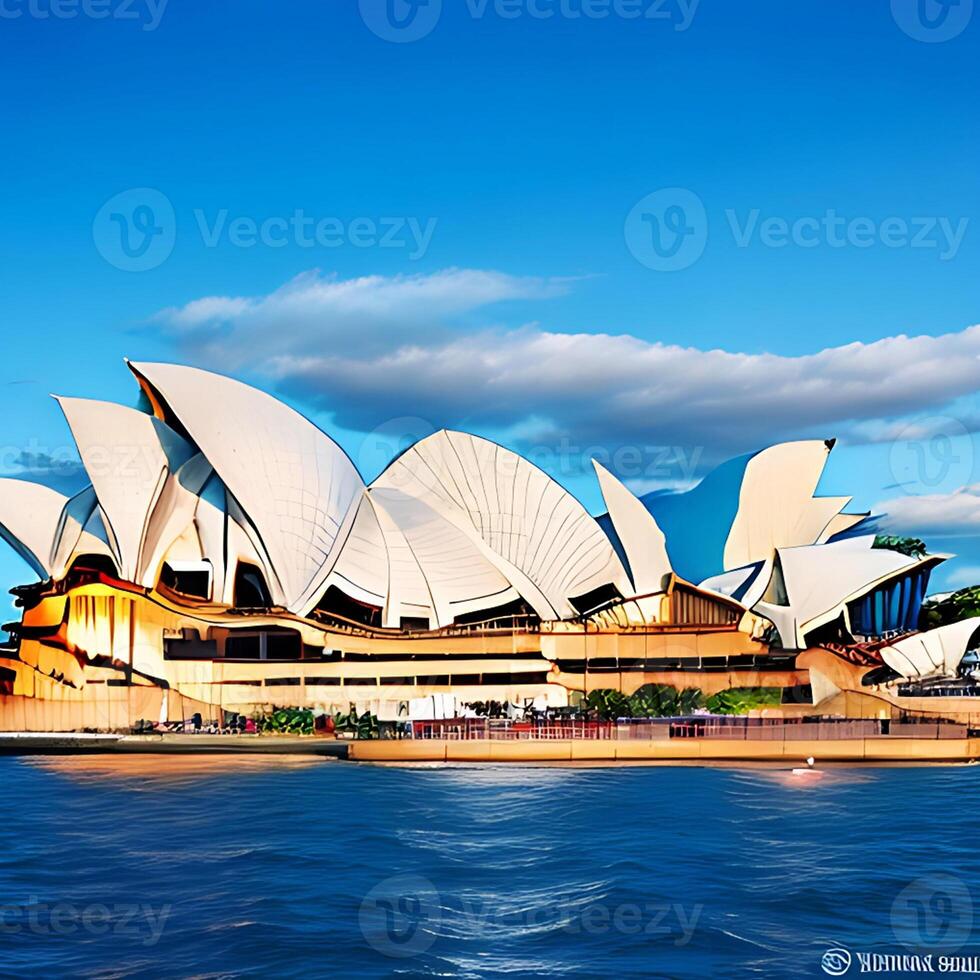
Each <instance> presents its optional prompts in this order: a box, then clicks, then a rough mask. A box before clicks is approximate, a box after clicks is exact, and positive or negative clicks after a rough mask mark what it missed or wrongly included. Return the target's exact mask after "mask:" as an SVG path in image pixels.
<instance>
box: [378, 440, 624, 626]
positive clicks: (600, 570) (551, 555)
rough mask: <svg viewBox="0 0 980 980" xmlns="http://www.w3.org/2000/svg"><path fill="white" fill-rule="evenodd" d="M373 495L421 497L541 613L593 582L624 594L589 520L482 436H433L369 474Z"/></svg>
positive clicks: (542, 477) (602, 538)
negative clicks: (376, 474) (375, 476)
mask: <svg viewBox="0 0 980 980" xmlns="http://www.w3.org/2000/svg"><path fill="white" fill-rule="evenodd" d="M379 491H384V492H385V493H386V494H390V493H392V492H397V494H399V495H400V496H401V497H403V498H411V499H414V500H416V501H419V502H422V503H424V504H425V506H426V507H427V508H428V509H429V510H430V511H431V512H432V513H434V514H437V515H439V516H440V517H441V518H442V519H443V520H444V521H446V522H447V523H448V524H450V525H452V526H453V527H455V528H456V529H457V530H458V531H459V532H460V533H461V534H462V535H463V536H464V537H466V538H468V539H469V540H470V541H471V542H473V543H474V545H475V546H476V548H475V552H474V554H482V555H483V556H484V558H485V559H486V561H487V562H488V563H489V564H490V565H492V566H493V567H494V568H495V569H496V570H497V572H498V573H499V576H500V577H501V579H502V580H503V581H504V582H506V583H508V584H510V585H512V586H513V587H514V589H516V591H517V592H518V593H519V594H520V595H521V596H523V598H524V599H525V600H526V601H527V602H528V603H529V604H530V605H531V606H532V607H533V608H534V609H535V611H536V612H537V613H538V615H540V616H541V617H542V618H543V619H556V618H564V617H567V616H571V615H574V614H575V608H574V606H573V605H572V603H571V602H570V600H571V599H574V598H575V597H577V596H581V595H584V594H587V593H589V592H591V591H592V590H594V589H597V588H599V587H601V586H606V585H610V584H611V585H614V586H615V587H616V588H617V589H619V591H620V592H621V594H623V595H627V594H629V592H630V591H631V587H630V583H629V579H628V577H627V576H626V572H625V570H624V568H623V566H622V564H621V562H620V561H619V559H618V558H617V557H616V554H615V552H614V551H613V548H612V545H611V544H610V541H609V539H608V537H607V536H606V535H605V533H604V532H603V531H602V529H601V528H600V527H599V525H598V524H597V523H596V520H595V518H593V517H592V516H591V515H590V514H589V513H588V512H587V511H586V510H585V508H584V507H583V506H582V505H581V504H580V503H579V502H578V501H577V500H576V499H575V498H574V497H573V496H572V495H571V494H570V493H569V492H568V491H567V490H565V489H564V488H563V487H561V486H559V484H558V483H556V482H555V481H554V480H553V479H552V478H551V477H550V476H548V475H547V474H546V473H544V472H543V471H542V470H540V469H538V467H536V466H534V465H533V464H532V463H530V462H528V460H526V459H524V458H523V457H521V456H518V455H517V454H516V453H513V452H511V451H510V450H508V449H505V448H504V447H502V446H499V445H497V444H496V443H494V442H490V441H489V440H487V439H481V438H479V437H478V436H473V435H469V434H467V433H463V432H452V431H449V430H442V431H440V432H436V433H434V434H433V435H431V436H428V437H427V438H425V439H423V440H421V441H420V442H418V443H416V444H415V445H414V446H412V447H411V448H410V449H408V450H406V452H404V453H403V454H402V455H401V456H400V457H398V459H396V460H395V461H394V462H393V463H392V464H391V465H390V466H389V467H388V469H386V470H385V472H384V473H382V474H381V476H380V477H378V479H377V480H376V481H375V482H374V484H372V486H371V490H370V493H371V495H372V496H376V495H377V494H378V492H379ZM385 506H386V509H388V510H389V513H390V512H391V508H390V507H388V505H387V504H385ZM403 513H404V511H403ZM392 516H393V517H394V519H395V520H396V523H398V524H399V526H400V527H401V529H402V530H403V531H406V527H405V526H404V525H403V524H402V521H401V520H400V518H399V516H398V515H397V514H392ZM434 557H436V556H434ZM423 571H424V572H425V573H426V575H427V576H428V575H429V572H428V571H427V570H426V569H425V568H424V567H423Z"/></svg>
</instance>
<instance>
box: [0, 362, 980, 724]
mask: <svg viewBox="0 0 980 980" xmlns="http://www.w3.org/2000/svg"><path fill="white" fill-rule="evenodd" d="M129 366H130V369H131V370H132V372H133V375H134V377H135V379H136V381H137V382H138V384H139V387H140V392H141V404H142V407H141V408H128V407H125V406H121V405H116V404H110V403H106V402H99V401H91V400H83V399H75V398H60V399H59V402H60V405H61V408H62V409H63V411H64V414H65V418H66V421H67V424H68V426H69V428H70V429H71V432H72V435H73V437H74V439H75V442H76V444H77V446H78V451H79V455H80V457H81V460H82V463H83V465H84V467H85V471H86V473H87V476H88V480H89V483H88V485H87V486H85V487H84V489H82V490H81V491H80V492H79V493H76V494H75V495H74V496H71V497H66V496H64V495H62V494H60V493H58V492H56V491H55V490H52V489H50V488H48V487H46V486H42V485H39V484H32V483H27V482H24V481H20V480H12V479H5V480H0V534H2V535H3V537H4V538H5V539H6V540H7V542H8V543H9V544H10V545H11V546H13V547H14V548H16V549H17V551H18V552H19V553H20V554H21V555H22V556H23V558H24V559H25V560H26V561H27V562H28V563H29V564H30V566H31V567H32V568H33V570H34V571H35V573H36V575H37V581H35V582H33V583H30V584H28V585H24V586H21V587H18V588H17V589H15V590H14V593H15V595H16V597H17V603H18V605H19V606H20V607H21V608H22V610H23V614H22V618H21V620H20V621H19V622H17V623H12V624H8V627H7V628H8V631H9V632H10V633H11V636H12V640H13V643H12V645H11V646H10V647H9V648H8V649H6V650H5V651H3V655H2V656H0V729H4V730H37V731H62V730H75V729H81V728H92V729H124V728H128V727H129V726H131V725H133V724H134V723H135V722H136V721H137V720H140V719H149V720H158V719H159V720H163V719H179V718H184V717H188V716H189V715H190V714H192V713H200V714H201V715H202V716H203V717H204V718H207V719H215V720H220V718H221V716H222V713H223V712H236V713H241V714H249V713H253V712H256V711H264V710H267V709H269V708H271V707H273V706H290V707H308V708H311V709H313V710H315V711H324V712H326V711H335V710H346V709H348V708H349V706H350V705H352V704H353V705H355V706H356V707H357V709H358V711H361V712H363V711H365V710H369V711H371V712H373V713H374V714H376V715H378V716H379V717H381V718H385V719H395V718H398V717H401V716H403V715H404V713H405V710H406V704H408V703H409V702H411V701H412V700H413V699H417V698H421V697H427V696H429V695H432V694H447V693H451V694H453V695H455V697H456V698H457V700H459V701H462V702H487V701H499V702H512V703H517V704H524V703H529V702H532V701H533V702H537V703H538V704H547V705H550V706H553V707H560V706H566V705H569V704H575V703H576V702H577V701H578V699H579V698H581V696H582V695H583V694H584V693H586V692H588V691H590V690H593V689H597V688H613V689H616V690H620V691H623V692H624V693H627V694H629V693H632V692H634V691H636V690H637V689H638V688H639V687H641V686H643V685H644V684H648V683H662V684H668V685H670V686H674V687H678V688H685V687H697V688H700V689H701V690H702V691H703V692H704V693H705V694H712V693H716V692H718V691H721V690H725V689H727V688H738V687H770V688H780V689H782V690H783V691H784V692H785V698H784V701H785V706H784V707H783V709H781V710H785V712H786V713H788V714H791V713H800V712H803V711H805V712H808V713H810V714H814V713H820V712H830V713H838V714H844V713H850V714H852V715H855V714H856V715H857V716H867V715H869V714H880V713H882V712H891V711H895V710H907V709H908V710H910V709H915V710H923V711H926V712H930V711H937V710H941V711H942V712H944V713H949V712H950V711H953V712H968V711H969V709H970V705H971V704H972V702H971V701H970V700H969V698H968V697H965V696H964V697H963V698H960V697H955V698H952V699H949V698H942V699H937V698H930V697H921V698H919V697H909V696H908V695H907V692H906V694H902V693H901V691H902V685H903V684H905V685H906V687H907V685H908V684H909V683H910V682H912V681H915V680H921V679H928V678H935V677H944V676H951V677H952V676H956V674H957V672H958V671H959V670H960V667H961V662H962V659H963V656H964V654H965V653H966V652H967V650H969V649H972V646H973V634H974V632H975V629H976V627H977V626H978V625H980V624H978V623H976V622H972V621H971V622H970V623H968V624H967V625H963V624H956V626H957V628H956V629H955V630H953V629H952V628H949V627H946V628H943V629H941V630H934V631H932V632H931V633H927V634H919V633H917V632H916V630H917V623H918V615H919V608H920V606H921V603H922V601H923V598H924V596H925V594H926V589H927V584H928V577H929V573H930V571H931V569H932V568H933V567H935V565H936V564H937V563H939V562H940V561H942V560H943V556H932V555H923V556H919V557H911V556H909V555H906V554H903V553H901V552H898V551H894V550H888V549H885V548H880V547H875V536H874V534H873V533H866V531H865V528H866V527H867V523H866V519H867V515H864V514H852V513H848V512H847V507H848V505H849V503H850V501H849V499H848V498H841V497H825V496H818V495H817V494H816V489H817V484H818V482H819V479H820V476H821V473H822V472H823V468H824V465H825V463H826V460H827V455H828V453H829V452H830V451H831V450H832V448H833V443H832V442H823V441H820V440H811V441H803V442H793V443H786V444H782V445H777V446H774V447H772V448H770V449H767V450H764V451H762V452H759V453H756V454H752V455H750V456H746V457H742V458H740V459H737V460H732V461H730V462H729V463H726V464H724V465H723V466H721V467H719V469H718V470H716V471H714V472H713V473H711V474H709V475H708V476H707V477H706V478H705V479H704V480H703V481H702V482H701V483H700V484H698V486H697V487H695V488H694V489H693V490H691V491H689V492H687V493H679V494H660V495H651V496H649V497H645V498H641V497H637V496H636V495H634V494H633V492H632V491H631V490H630V489H629V488H628V487H626V486H625V485H624V484H623V483H621V482H620V481H619V480H618V479H617V478H616V477H615V476H614V475H613V474H611V473H610V472H608V471H607V470H605V469H604V468H603V467H602V466H600V465H599V464H598V463H596V464H595V469H596V476H597V479H598V481H599V485H600V488H601V491H602V495H603V498H604V501H605V504H606V508H607V512H606V513H605V514H603V515H601V516H600V517H598V518H596V517H593V516H592V515H590V514H589V513H588V512H587V511H586V510H585V508H584V507H583V506H582V505H581V504H580V503H579V502H578V501H577V500H576V499H575V498H574V497H573V496H572V495H571V494H569V493H568V492H567V491H566V490H564V489H563V488H562V487H561V486H560V485H559V484H558V483H556V482H555V481H554V480H553V479H552V478H551V477H549V476H548V475H547V474H546V473H544V472H543V471H541V470H540V469H538V468H537V467H535V466H534V465H533V464H531V463H530V462H529V461H527V460H526V459H523V458H522V457H520V456H519V455H517V454H515V453H513V452H511V451H509V450H507V449H505V448H503V447H502V446H499V445H496V444H495V443H492V442H489V441H487V440H485V439H482V438H479V437H476V436H473V435H468V434H466V433H462V432H451V431H440V432H437V433H435V434H434V435H431V436H429V437H427V438H425V439H422V440H421V441H419V442H418V443H416V444H415V445H413V446H412V447H410V448H409V449H408V450H406V451H405V452H404V453H403V454H402V455H400V456H399V457H398V458H397V459H395V460H394V461H393V462H392V463H391V464H390V465H389V466H388V468H387V469H386V470H385V471H384V472H383V473H382V474H381V476H379V477H378V479H376V480H375V481H374V482H373V483H372V484H371V485H366V484H365V482H364V481H363V479H362V477H361V475H360V474H359V473H358V471H357V468H356V467H355V466H354V464H353V463H352V462H351V460H350V459H349V458H348V457H347V456H346V454H345V453H344V452H343V451H342V450H341V449H340V447H339V446H338V445H337V444H336V443H335V442H334V441H333V440H332V439H330V438H329V436H327V435H326V434H325V433H323V432H322V431H321V430H320V429H319V428H317V427H316V426H315V425H313V424H312V423H311V422H310V421H308V420H307V419H306V418H304V417H303V416H302V415H300V414H298V413H297V412H295V411H294V410H293V409H291V408H290V407H288V406H286V405H285V404H283V403H282V402H280V401H278V400H277V399H275V398H273V397H272V396H270V395H269V394H267V393H265V392H262V391H259V390H257V389H255V388H252V387H250V386H248V385H245V384H242V383H241V382H238V381H235V380H232V379H230V378H227V377H223V376H221V375H217V374H213V373H210V372H205V371H202V370H199V369H196V368H189V367H183V366H178V365H171V364H130V365H129ZM869 678H870V679H869ZM920 701H922V702H925V703H924V704H921V705H920V704H919V702H920ZM961 701H962V702H963V703H962V704H961V703H960V702H961ZM940 702H941V704H940Z"/></svg>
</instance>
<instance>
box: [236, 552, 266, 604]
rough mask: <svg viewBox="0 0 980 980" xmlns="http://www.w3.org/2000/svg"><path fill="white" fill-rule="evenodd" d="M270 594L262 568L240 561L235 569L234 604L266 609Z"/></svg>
mask: <svg viewBox="0 0 980 980" xmlns="http://www.w3.org/2000/svg"><path fill="white" fill-rule="evenodd" d="M271 605H272V596H271V595H270V594H269V587H268V585H266V582H265V576H264V575H263V574H262V569H260V568H259V567H258V566H257V565H250V564H249V563H248V562H244V561H240V562H239V563H238V568H237V569H236V570H235V606H236V608H238V609H268V608H269V607H270V606H271Z"/></svg>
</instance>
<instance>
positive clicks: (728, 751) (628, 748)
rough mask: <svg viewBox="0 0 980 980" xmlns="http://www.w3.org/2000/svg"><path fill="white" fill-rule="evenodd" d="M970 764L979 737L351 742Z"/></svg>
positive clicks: (391, 755)
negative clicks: (818, 739)
mask: <svg viewBox="0 0 980 980" xmlns="http://www.w3.org/2000/svg"><path fill="white" fill-rule="evenodd" d="M808 756H813V757H814V758H815V759H818V760H820V761H821V762H853V763H862V762H968V761H970V760H971V759H976V758H978V757H980V739H972V738H971V739H921V738H895V737H891V736H881V737H877V738H854V739H821V740H820V741H815V740H782V739H772V740H768V739H766V740H758V741H746V740H742V739H732V740H727V739H698V738H682V739H663V740H652V739H651V740H645V739H604V740H586V739H570V740H565V741H562V740H555V741H534V740H531V739H527V740H514V741H504V740H497V739H487V740H480V739H473V740H467V741H451V740H442V739H431V740H430V739H425V740H410V739H409V740H404V741H378V742H373V741H372V742H351V743H350V756H349V757H350V758H351V759H353V760H354V761H357V762H517V763H520V762H623V763H629V762H637V763H639V762H645V761H657V762H671V761H676V762H697V761H703V762H706V763H710V762H722V761H724V762H739V761H744V762H769V761H781V762H793V763H800V762H802V760H804V759H806V758H807V757H808Z"/></svg>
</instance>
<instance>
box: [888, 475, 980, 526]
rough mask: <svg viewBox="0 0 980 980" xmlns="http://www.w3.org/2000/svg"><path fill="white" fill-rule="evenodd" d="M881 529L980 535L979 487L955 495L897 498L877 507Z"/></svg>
mask: <svg viewBox="0 0 980 980" xmlns="http://www.w3.org/2000/svg"><path fill="white" fill-rule="evenodd" d="M874 510H875V512H876V513H882V514H884V515H885V516H884V517H883V518H882V519H881V520H880V522H879V523H880V524H881V526H882V528H884V529H887V530H889V531H897V532H906V533H915V534H921V535H928V534H942V535H963V534H980V484H973V485H971V486H965V487H960V488H959V489H958V490H954V491H953V492H952V493H933V494H921V495H919V496H907V497H895V498H893V499H892V500H884V501H882V502H881V503H878V504H875V507H874Z"/></svg>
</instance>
